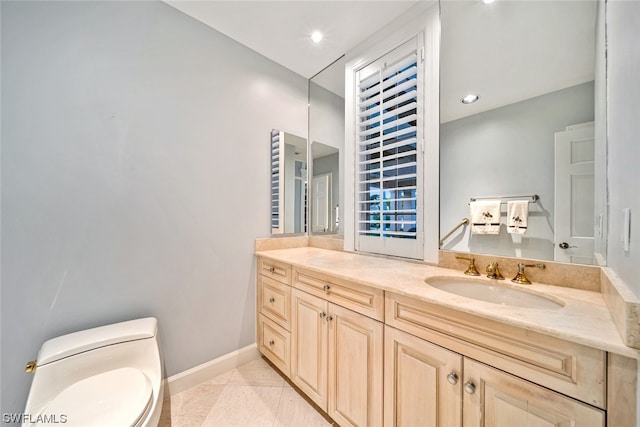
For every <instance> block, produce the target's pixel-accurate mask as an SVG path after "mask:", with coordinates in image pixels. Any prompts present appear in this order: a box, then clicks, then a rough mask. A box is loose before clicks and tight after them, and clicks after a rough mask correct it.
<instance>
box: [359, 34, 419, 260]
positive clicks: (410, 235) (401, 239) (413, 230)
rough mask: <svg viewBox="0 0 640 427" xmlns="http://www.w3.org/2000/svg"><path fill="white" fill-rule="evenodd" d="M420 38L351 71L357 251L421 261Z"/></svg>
mask: <svg viewBox="0 0 640 427" xmlns="http://www.w3.org/2000/svg"><path fill="white" fill-rule="evenodd" d="M421 40H422V37H421V36H418V37H416V38H415V39H413V40H411V41H410V42H407V43H405V44H404V45H402V46H400V47H399V48H397V49H395V50H394V51H392V52H390V53H388V54H387V55H385V56H384V57H382V58H381V59H379V60H377V61H375V62H373V63H372V64H369V65H368V66H366V67H364V68H363V69H361V70H360V71H358V72H357V73H356V88H355V90H356V96H355V100H356V108H355V112H356V118H355V119H356V128H355V129H356V153H355V154H356V177H355V181H356V194H355V196H356V208H355V215H356V220H355V228H356V249H357V250H360V251H364V252H372V253H384V254H388V255H396V256H403V257H409V258H422V254H423V234H424V233H423V230H422V229H421V228H422V215H423V212H422V205H423V203H422V200H423V189H422V182H423V181H422V169H423V166H422V164H423V148H422V146H423V143H422V141H423V136H422V132H423V127H424V126H423V118H422V117H423V116H422V108H423V101H422V98H423V97H422V91H423V89H422V84H423V83H422V82H423V73H424V71H423V67H422V62H423V61H422V59H421V53H422V43H421Z"/></svg>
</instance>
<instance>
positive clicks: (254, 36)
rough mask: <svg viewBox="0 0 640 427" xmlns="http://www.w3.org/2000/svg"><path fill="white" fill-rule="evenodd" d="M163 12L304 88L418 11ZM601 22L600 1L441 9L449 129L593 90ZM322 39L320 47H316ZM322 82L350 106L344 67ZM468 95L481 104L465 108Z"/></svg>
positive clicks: (277, 4) (355, 6) (398, 5)
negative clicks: (244, 50)
mask: <svg viewBox="0 0 640 427" xmlns="http://www.w3.org/2000/svg"><path fill="white" fill-rule="evenodd" d="M165 2H166V3H168V4H170V5H171V6H173V7H175V8H177V9H178V10H180V11H182V12H184V13H186V14H187V15H190V16H192V17H193V18H195V19H197V20H199V21H201V22H203V23H205V24H206V25H208V26H210V27H212V28H214V29H216V30H218V31H220V32H221V33H223V34H225V35H227V36H228V37H231V38H232V39H234V40H236V41H238V42H240V43H242V44H244V45H245V46H248V47H249V48H251V49H253V50H255V51H256V52H258V53H260V54H262V55H263V56H266V57H267V58H270V59H271V60H273V61H275V62H277V63H279V64H280V65H283V66H284V67H286V68H288V69H290V70H292V71H294V72H296V73H297V74H300V75H301V76H303V77H305V78H311V77H312V76H314V75H316V74H317V73H318V72H320V71H321V70H323V69H324V68H325V67H326V66H327V65H329V64H331V63H332V62H334V61H335V60H336V59H338V58H340V57H341V56H342V55H343V54H344V53H346V52H348V51H349V50H351V49H352V48H354V47H355V46H357V45H358V44H360V43H362V42H363V41H365V40H366V39H367V38H368V37H369V36H371V35H372V34H374V33H375V32H376V31H377V30H378V29H379V28H381V27H383V26H384V25H386V24H388V23H389V22H391V21H393V20H394V19H395V18H397V17H398V16H400V15H401V14H403V13H404V12H406V11H407V10H408V9H409V8H410V7H411V6H413V5H414V4H416V3H418V2H417V1H405V0H393V1H385V0H359V1H341V0H324V1H314V0H288V1H271V0H262V1H245V0H235V1H218V0H199V1H191V0H165ZM595 16H596V1H595V0H586V1H578V0H576V1H566V0H564V1H563V0H558V1H533V0H508V1H505V0H497V1H496V2H495V3H492V4H489V5H485V4H483V3H482V2H481V1H480V0H467V1H460V0H458V1H456V0H441V27H442V28H441V62H440V96H441V103H440V116H441V122H447V121H450V120H455V119H458V118H462V117H465V116H469V115H472V114H477V113H479V112H482V111H487V110H491V109H494V108H497V107H499V106H503V105H507V104H511V103H514V102H518V101H522V100H524V99H528V98H531V97H534V96H538V95H542V94H544V93H548V92H551V91H555V90H559V89H563V88H566V87H570V86H573V85H576V84H579V83H583V82H586V81H589V80H593V75H594V68H595V62H594V61H595V60H594V54H595V38H594V34H595ZM315 30H319V31H321V32H323V33H324V36H325V37H324V39H323V41H322V42H321V43H320V44H314V43H312V42H311V39H310V35H311V33H312V32H313V31H315ZM314 81H315V82H318V83H319V84H321V85H322V86H324V87H327V88H329V89H330V90H332V91H333V92H335V93H338V94H339V95H340V96H344V62H338V63H337V64H336V65H335V66H333V67H331V68H330V69H328V70H326V71H325V72H323V73H322V75H321V76H317V77H316V78H314ZM467 93H476V94H478V95H480V101H479V102H477V103H475V104H471V105H463V104H462V103H460V99H461V98H462V97H463V96H464V95H466V94H467Z"/></svg>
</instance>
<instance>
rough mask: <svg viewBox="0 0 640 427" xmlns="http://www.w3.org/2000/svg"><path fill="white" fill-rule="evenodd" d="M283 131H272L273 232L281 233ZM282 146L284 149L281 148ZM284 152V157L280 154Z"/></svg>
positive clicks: (282, 230)
mask: <svg viewBox="0 0 640 427" xmlns="http://www.w3.org/2000/svg"><path fill="white" fill-rule="evenodd" d="M282 136H283V135H282V132H280V131H279V130H276V129H274V130H272V131H271V233H272V234H280V233H283V232H284V228H283V227H284V224H282V221H281V215H280V214H281V212H282V209H283V206H282V204H283V200H284V197H280V196H281V195H282V196H284V192H283V191H282V190H283V187H284V180H283V174H282V167H281V166H282V164H284V145H283V144H282V139H283V138H282ZM281 148H282V149H281ZM281 154H282V157H281V156H280V155H281Z"/></svg>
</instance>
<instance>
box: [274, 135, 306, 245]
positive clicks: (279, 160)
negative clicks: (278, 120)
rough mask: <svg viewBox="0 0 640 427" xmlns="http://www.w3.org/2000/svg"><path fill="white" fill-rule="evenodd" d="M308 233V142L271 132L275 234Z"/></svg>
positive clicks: (293, 136)
mask: <svg viewBox="0 0 640 427" xmlns="http://www.w3.org/2000/svg"><path fill="white" fill-rule="evenodd" d="M306 231H307V140H306V139H305V138H302V137H300V136H296V135H292V134H290V133H287V132H284V131H281V130H278V129H274V130H272V131H271V234H303V233H305V232H306Z"/></svg>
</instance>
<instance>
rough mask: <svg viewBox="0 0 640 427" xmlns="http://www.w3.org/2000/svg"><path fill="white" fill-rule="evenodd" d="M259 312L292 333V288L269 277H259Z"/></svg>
mask: <svg viewBox="0 0 640 427" xmlns="http://www.w3.org/2000/svg"><path fill="white" fill-rule="evenodd" d="M258 311H259V312H260V313H262V314H264V315H265V316H267V317H268V318H269V319H271V320H273V321H274V322H276V323H277V324H278V325H280V326H282V327H283V328H285V329H286V330H288V331H290V330H291V328H290V323H291V287H289V286H287V285H285V284H284V283H281V282H278V281H275V280H273V279H270V278H268V277H264V276H258Z"/></svg>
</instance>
